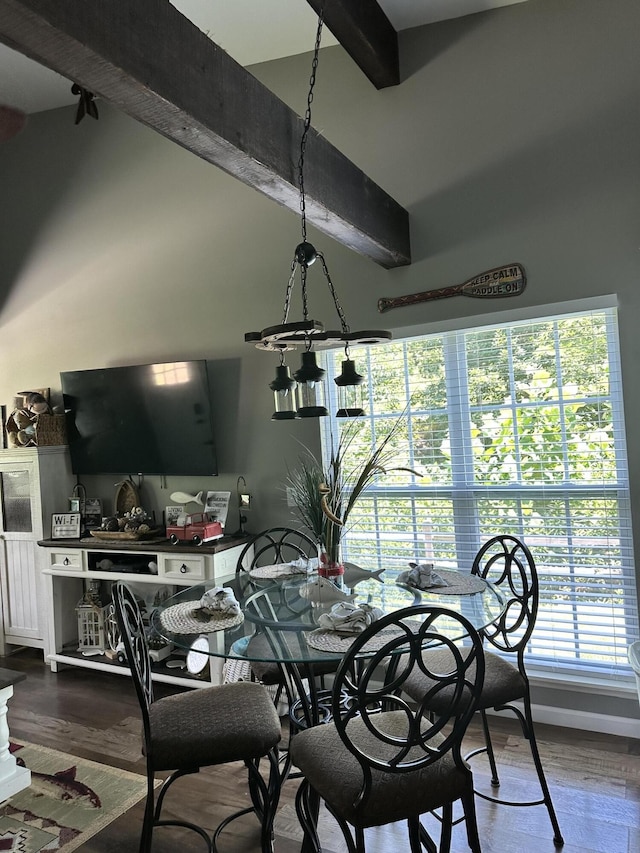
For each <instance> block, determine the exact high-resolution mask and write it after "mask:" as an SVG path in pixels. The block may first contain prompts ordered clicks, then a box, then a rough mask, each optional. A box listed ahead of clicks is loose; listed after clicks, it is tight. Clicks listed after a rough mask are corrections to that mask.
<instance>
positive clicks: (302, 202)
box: [298, 9, 324, 243]
mask: <svg viewBox="0 0 640 853" xmlns="http://www.w3.org/2000/svg"><path fill="white" fill-rule="evenodd" d="M323 14H324V11H323V9H321V10H320V14H319V16H318V29H317V31H316V43H315V46H314V49H313V61H312V63H311V76H310V77H309V92H308V94H307V109H306V111H305V114H304V128H303V131H302V136H301V137H300V157H299V158H298V186H299V188H300V213H301V214H302V242H303V243H304V242H305V241H306V239H307V209H306V202H305V191H304V155H305V151H306V147H307V137H308V135H309V129H310V127H311V104H312V103H313V90H314V87H315V85H316V71H317V70H318V55H319V53H320V40H321V38H322V25H323V23H324V20H323Z"/></svg>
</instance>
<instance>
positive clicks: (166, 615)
mask: <svg viewBox="0 0 640 853" xmlns="http://www.w3.org/2000/svg"><path fill="white" fill-rule="evenodd" d="M199 609H200V604H199V602H197V601H184V602H182V603H181V604H174V605H172V606H171V607H167V609H166V610H163V611H162V612H161V613H160V624H161V625H162V627H163V628H165V629H166V630H167V631H173V633H174V634H211V633H212V632H213V631H224V630H225V629H226V628H235V626H236V625H240V624H242V622H244V613H238V614H233V615H229V614H220V616H211V617H210V618H209V619H208V620H207V621H206V622H205V621H203V620H201V619H198V618H197V616H196V615H195V611H196V610H199Z"/></svg>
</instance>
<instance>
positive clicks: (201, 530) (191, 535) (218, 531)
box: [167, 512, 224, 545]
mask: <svg viewBox="0 0 640 853" xmlns="http://www.w3.org/2000/svg"><path fill="white" fill-rule="evenodd" d="M222 536H224V532H223V530H222V525H221V524H220V522H219V521H211V520H210V519H209V516H208V515H207V513H206V512H193V513H191V515H186V516H184V524H169V525H167V539H168V540H169V541H170V542H171V543H172V545H177V544H178V542H193V544H194V545H202V543H203V542H211V541H212V540H214V539H220V538H221V537H222Z"/></svg>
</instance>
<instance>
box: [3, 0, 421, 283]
mask: <svg viewBox="0 0 640 853" xmlns="http://www.w3.org/2000/svg"><path fill="white" fill-rule="evenodd" d="M0 41H2V42H4V43H5V44H7V45H9V47H12V48H14V49H15V50H18V51H20V52H21V53H23V54H26V55H27V56H29V57H31V58H32V59H35V60H36V61H38V62H40V63H41V64H42V65H45V66H47V67H48V68H51V69H53V70H54V71H57V72H58V73H60V74H62V75H63V76H65V77H67V78H68V79H69V80H72V81H74V82H76V83H78V84H80V85H81V86H83V87H84V88H86V89H88V90H90V91H91V92H93V93H95V94H96V95H98V96H100V97H102V98H104V99H105V100H106V101H109V102H110V103H112V104H113V105H115V106H116V107H118V108H119V109H120V110H122V111H123V112H125V113H127V114H128V115H130V116H131V117H132V118H135V119H137V120H138V121H140V122H142V123H143V124H145V125H148V126H149V127H151V128H153V129H154V130H156V131H158V132H159V133H161V134H162V135H163V136H165V137H167V138H168V139H171V140H173V141H174V142H177V143H178V144H179V145H181V146H182V147H183V148H186V149H187V150H188V151H191V152H193V153H194V154H196V155H197V156H199V157H202V158H203V159H205V160H207V161H208V162H210V163H213V164H215V165H216V166H218V167H220V168H221V169H224V171H226V172H228V173H229V174H231V175H233V176H234V177H236V178H238V179H239V180H241V181H243V182H244V183H245V184H248V185H249V186H252V187H254V188H255V189H257V190H258V191H259V192H261V193H263V194H264V195H266V196H268V197H269V198H271V199H273V200H274V201H277V202H278V203H279V204H281V205H284V206H285V207H287V208H289V209H290V210H292V211H295V212H299V193H298V186H297V174H296V171H297V163H298V158H299V144H300V137H301V133H302V119H301V118H300V117H299V116H297V115H296V114H295V113H294V112H293V111H292V110H291V109H290V108H289V107H288V106H287V105H286V104H284V103H283V102H282V101H281V100H279V99H278V98H277V97H276V96H275V95H274V94H273V93H272V92H270V91H269V90H268V89H267V88H266V87H265V86H263V85H262V84H261V83H260V82H259V81H258V80H257V79H256V78H255V77H253V75H251V74H250V73H249V72H248V71H246V70H245V69H244V68H243V67H242V66H241V65H239V64H238V63H237V62H236V61H235V60H233V59H232V58H231V57H230V56H229V55H228V54H227V53H225V51H224V50H222V49H221V48H220V47H218V46H217V45H216V44H215V43H214V42H212V41H211V40H210V39H209V38H208V37H207V36H206V35H205V34H204V33H202V32H200V30H199V29H198V28H197V27H196V26H195V25H194V24H192V23H191V21H189V20H188V19H187V18H185V17H184V16H183V15H182V14H181V13H180V12H178V11H177V10H176V9H175V8H174V7H173V6H172V5H171V4H170V3H169V2H168V0H135V2H113V0H91V2H87V0H64V2H60V0H2V2H1V3H0ZM71 132H72V131H71ZM305 193H306V199H307V201H306V212H307V218H308V220H309V222H311V223H313V224H314V225H315V226H316V227H317V228H319V229H320V230H321V231H323V232H325V233H327V234H329V235H331V236H332V237H333V238H334V239H336V240H337V241H338V242H340V243H342V244H344V245H345V246H348V247H349V248H351V249H354V250H355V251H357V252H359V253H360V254H362V255H365V256H367V257H369V258H371V259H372V260H374V261H376V262H377V263H379V264H380V265H381V266H383V267H386V268H391V267H397V266H402V265H405V264H409V263H411V252H410V242H409V215H408V213H407V211H406V210H405V209H404V208H403V207H401V206H400V205H399V204H398V203H397V202H396V201H394V199H393V198H391V196H389V195H388V194H387V193H386V192H385V191H384V190H382V189H381V188H380V187H379V186H378V185H377V184H375V183H374V182H373V181H372V180H371V179H370V178H368V177H367V176H366V175H365V174H364V173H363V172H362V171H361V170H360V169H359V168H358V167H357V166H355V165H354V164H353V163H351V162H350V161H349V160H348V159H347V158H346V157H345V156H344V155H343V154H341V153H340V152H339V151H338V150H337V149H336V148H335V147H334V146H333V145H331V144H330V143H329V142H327V140H326V139H324V138H323V137H322V136H320V135H318V134H316V133H315V132H314V133H310V134H309V137H308V141H307V149H306V153H305Z"/></svg>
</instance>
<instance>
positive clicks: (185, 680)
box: [47, 654, 211, 687]
mask: <svg viewBox="0 0 640 853" xmlns="http://www.w3.org/2000/svg"><path fill="white" fill-rule="evenodd" d="M47 661H48V662H49V663H51V662H52V661H55V662H56V663H57V664H65V665H67V666H78V667H80V668H82V669H94V670H99V671H101V672H110V673H111V674H112V675H126V676H127V677H129V676H130V675H131V670H130V669H129V667H128V666H124V665H123V664H121V663H118V662H117V661H109V660H99V659H96V658H82V657H76V656H75V655H65V654H53V655H47ZM151 678H152V679H153V680H154V681H159V682H164V683H165V684H175V685H177V686H179V687H211V682H210V681H205V680H204V679H197V678H190V677H189V676H179V675H170V674H169V673H165V672H153V671H152V673H151Z"/></svg>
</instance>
